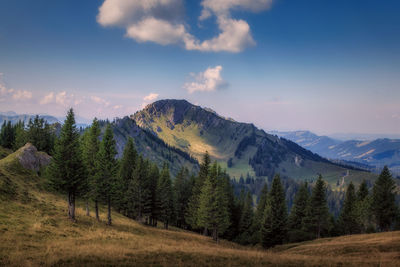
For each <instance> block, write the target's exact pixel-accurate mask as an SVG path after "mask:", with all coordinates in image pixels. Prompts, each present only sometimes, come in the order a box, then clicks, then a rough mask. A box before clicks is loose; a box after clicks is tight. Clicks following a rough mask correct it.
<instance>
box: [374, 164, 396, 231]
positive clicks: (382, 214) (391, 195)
mask: <svg viewBox="0 0 400 267" xmlns="http://www.w3.org/2000/svg"><path fill="white" fill-rule="evenodd" d="M394 190H395V182H394V181H393V178H392V174H391V173H390V171H389V168H388V167H387V166H385V167H384V168H383V170H382V172H381V174H380V175H379V177H378V179H377V180H376V181H375V184H374V187H373V189H372V212H373V215H374V217H375V221H376V224H377V225H378V227H379V229H380V230H381V231H389V230H390V227H391V226H392V223H393V221H394V219H395V216H396V203H395V194H396V193H395V191H394Z"/></svg>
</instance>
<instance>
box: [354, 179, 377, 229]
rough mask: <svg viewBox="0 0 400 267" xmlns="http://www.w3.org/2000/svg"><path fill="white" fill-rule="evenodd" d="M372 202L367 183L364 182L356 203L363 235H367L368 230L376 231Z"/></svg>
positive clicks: (360, 187) (359, 189) (357, 215)
mask: <svg viewBox="0 0 400 267" xmlns="http://www.w3.org/2000/svg"><path fill="white" fill-rule="evenodd" d="M371 200H372V198H371V196H370V195H369V191H368V186H367V183H366V181H365V180H363V182H362V183H361V184H360V186H359V188H358V191H357V201H356V217H357V221H358V224H359V227H360V231H361V232H362V233H365V232H366V231H367V229H369V231H371V230H372V229H374V227H373V225H372V212H371Z"/></svg>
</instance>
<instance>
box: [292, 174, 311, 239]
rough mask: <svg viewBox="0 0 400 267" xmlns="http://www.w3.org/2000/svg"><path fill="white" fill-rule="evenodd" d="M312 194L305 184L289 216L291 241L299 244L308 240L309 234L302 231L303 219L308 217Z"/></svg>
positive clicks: (300, 189)
mask: <svg viewBox="0 0 400 267" xmlns="http://www.w3.org/2000/svg"><path fill="white" fill-rule="evenodd" d="M309 198H310V194H309V192H308V184H307V182H305V183H303V184H302V185H301V186H300V188H299V190H298V191H297V193H296V196H295V198H294V202H293V206H292V209H291V211H290V214H289V219H288V229H289V236H288V237H289V241H290V242H298V241H303V240H306V239H308V238H307V234H306V233H304V231H303V230H302V223H303V219H304V217H305V216H306V211H307V203H308V201H309Z"/></svg>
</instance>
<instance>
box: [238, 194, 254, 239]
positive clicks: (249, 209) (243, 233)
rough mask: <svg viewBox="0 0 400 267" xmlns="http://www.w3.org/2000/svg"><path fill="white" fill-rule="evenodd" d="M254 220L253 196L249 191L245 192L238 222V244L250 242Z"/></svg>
mask: <svg viewBox="0 0 400 267" xmlns="http://www.w3.org/2000/svg"><path fill="white" fill-rule="evenodd" d="M253 221H254V212H253V197H252V195H251V193H250V192H247V194H246V197H245V201H244V205H243V209H242V214H241V218H240V223H239V233H240V235H239V237H238V241H239V243H240V244H243V245H247V244H249V243H251V237H252V235H253V232H252V231H253V228H252V225H253V223H254V222H253Z"/></svg>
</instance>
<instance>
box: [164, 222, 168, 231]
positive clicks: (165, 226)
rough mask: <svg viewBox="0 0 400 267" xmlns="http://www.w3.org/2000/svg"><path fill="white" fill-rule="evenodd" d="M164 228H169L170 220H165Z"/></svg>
mask: <svg viewBox="0 0 400 267" xmlns="http://www.w3.org/2000/svg"><path fill="white" fill-rule="evenodd" d="M164 228H165V229H166V230H168V221H166V222H164Z"/></svg>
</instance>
